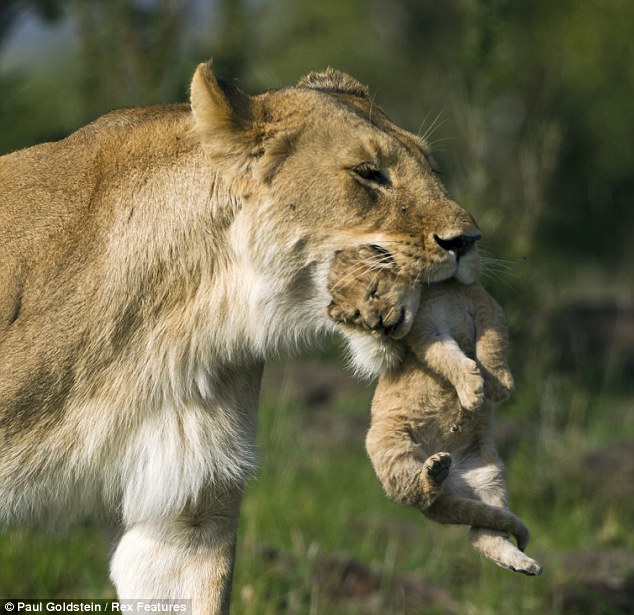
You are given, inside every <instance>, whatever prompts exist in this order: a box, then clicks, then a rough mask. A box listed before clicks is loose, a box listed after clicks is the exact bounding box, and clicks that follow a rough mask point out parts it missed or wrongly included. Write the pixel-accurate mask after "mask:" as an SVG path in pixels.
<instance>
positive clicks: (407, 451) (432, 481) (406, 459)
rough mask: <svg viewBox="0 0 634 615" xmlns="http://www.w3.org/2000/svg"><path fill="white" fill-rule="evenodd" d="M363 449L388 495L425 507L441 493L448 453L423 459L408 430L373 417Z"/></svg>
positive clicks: (408, 503)
mask: <svg viewBox="0 0 634 615" xmlns="http://www.w3.org/2000/svg"><path fill="white" fill-rule="evenodd" d="M366 450H367V451H368V455H369V456H370V460H371V461H372V465H373V466H374V471H375V472H376V475H377V476H378V477H379V480H380V481H381V484H382V485H383V488H384V489H385V492H386V493H387V495H388V497H389V498H390V499H392V500H394V501H396V502H399V503H401V504H407V505H410V506H415V507H416V508H419V509H421V510H424V509H426V508H428V507H429V506H430V505H431V504H432V502H433V501H434V500H435V499H436V498H437V497H438V496H439V495H440V492H441V491H442V488H443V485H444V484H445V481H446V479H447V476H448V475H449V468H450V466H451V455H450V454H449V453H436V454H435V455H432V456H431V457H428V458H426V454H425V453H424V451H423V450H422V448H421V446H420V445H419V444H417V443H415V442H414V441H413V440H412V437H411V436H410V435H409V433H408V432H407V429H406V428H403V427H402V426H395V425H394V423H393V422H392V421H390V420H389V419H384V420H381V419H373V421H372V425H371V427H370V429H369V431H368V435H367V437H366Z"/></svg>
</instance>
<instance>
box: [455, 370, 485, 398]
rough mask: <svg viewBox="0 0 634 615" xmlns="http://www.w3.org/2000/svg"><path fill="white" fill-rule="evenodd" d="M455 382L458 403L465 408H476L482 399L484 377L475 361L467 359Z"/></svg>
mask: <svg viewBox="0 0 634 615" xmlns="http://www.w3.org/2000/svg"><path fill="white" fill-rule="evenodd" d="M465 366H466V369H465V370H464V371H463V372H462V373H461V374H460V378H459V380H458V382H457V383H456V393H458V399H459V400H460V405H461V406H462V407H463V408H464V409H465V410H477V409H478V408H479V407H480V406H481V405H482V402H483V401H484V379H483V378H482V375H481V374H480V370H479V369H478V366H477V364H476V362H475V361H472V360H470V359H469V362H468V363H465Z"/></svg>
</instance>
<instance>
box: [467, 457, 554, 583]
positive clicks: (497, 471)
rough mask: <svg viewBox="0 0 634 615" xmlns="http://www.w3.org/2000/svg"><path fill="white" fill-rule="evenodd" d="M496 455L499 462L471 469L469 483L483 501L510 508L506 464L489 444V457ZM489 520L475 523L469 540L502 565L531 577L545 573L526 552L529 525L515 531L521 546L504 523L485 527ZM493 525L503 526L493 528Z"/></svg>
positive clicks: (490, 524)
mask: <svg viewBox="0 0 634 615" xmlns="http://www.w3.org/2000/svg"><path fill="white" fill-rule="evenodd" d="M492 455H494V456H495V458H496V462H495V463H493V464H491V463H485V461H484V459H483V460H482V465H481V466H480V467H477V468H473V469H472V470H470V472H469V475H468V476H469V482H470V485H471V488H472V489H473V491H474V493H475V495H476V497H477V498H478V499H479V500H481V501H482V502H483V503H485V504H487V505H489V506H494V507H496V509H498V510H499V509H503V510H505V511H508V498H507V493H506V486H505V484H504V467H503V465H502V462H501V461H500V460H499V458H497V454H495V453H494V451H493V450H492V449H491V447H490V446H489V447H487V454H486V456H487V457H489V458H490V457H491V456H492ZM509 514H510V513H509ZM486 521H488V518H487V515H485V516H484V518H483V519H482V520H481V521H480V522H477V521H476V522H475V523H473V525H472V527H471V529H470V530H469V540H470V542H471V544H472V545H473V547H474V548H475V549H476V550H477V551H479V552H480V553H482V555H484V556H485V557H487V558H488V559H490V560H492V561H493V562H495V563H496V564H497V565H498V566H501V567H502V568H507V569H508V570H513V571H515V572H521V573H523V574H527V575H531V576H534V575H539V574H541V573H542V567H541V565H540V564H539V563H538V562H537V561H535V560H534V559H532V558H530V557H528V555H525V554H524V553H523V551H524V549H525V548H526V545H527V544H528V540H529V533H528V529H527V528H525V526H524V532H523V535H521V534H518V533H515V532H514V533H515V536H516V538H517V541H518V547H519V548H518V547H516V546H515V545H514V544H513V543H512V542H511V540H510V538H509V533H508V531H504V530H503V529H502V527H501V526H496V525H495V524H492V523H488V527H481V525H485V523H486ZM522 526H523V524H522ZM492 527H499V528H500V529H491V528H492Z"/></svg>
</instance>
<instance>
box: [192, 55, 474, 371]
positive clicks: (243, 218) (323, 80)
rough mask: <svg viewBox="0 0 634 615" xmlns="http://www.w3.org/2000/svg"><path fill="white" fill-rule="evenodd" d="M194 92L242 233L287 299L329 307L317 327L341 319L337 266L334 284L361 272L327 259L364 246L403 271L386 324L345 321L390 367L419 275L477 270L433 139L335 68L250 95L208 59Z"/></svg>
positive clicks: (290, 303)
mask: <svg viewBox="0 0 634 615" xmlns="http://www.w3.org/2000/svg"><path fill="white" fill-rule="evenodd" d="M191 100H192V114H193V122H194V129H195V132H196V134H197V136H198V138H199V140H200V143H201V145H202V147H203V149H204V151H205V153H206V154H207V156H208V158H209V160H210V162H211V163H212V166H213V167H214V168H215V169H216V170H217V172H219V173H220V175H221V176H222V178H223V180H224V181H225V182H226V183H227V185H228V187H229V191H230V193H231V194H232V195H235V199H234V201H235V219H234V222H233V227H234V237H235V238H236V239H235V242H234V243H236V244H238V243H239V244H240V245H241V247H240V248H239V249H240V250H242V252H243V256H244V258H245V259H246V260H247V261H248V262H249V263H251V266H252V267H253V269H254V270H255V271H256V273H257V274H258V275H262V276H265V277H267V278H268V279H269V282H270V284H269V287H275V288H277V289H278V291H279V294H280V296H281V295H285V297H286V299H285V300H284V301H285V305H286V307H287V308H289V309H292V310H293V311H294V312H295V313H296V314H305V315H306V317H307V318H308V319H310V318H312V319H313V321H314V320H315V319H316V318H317V319H319V318H321V319H322V322H320V323H315V322H313V328H315V325H316V324H317V326H318V327H319V326H321V328H322V329H323V328H324V327H325V328H328V326H330V328H332V327H334V326H335V325H334V324H331V325H328V324H327V323H328V322H329V321H328V318H327V316H326V312H327V306H328V305H329V304H330V300H331V296H330V293H329V290H328V285H329V278H330V285H331V287H332V285H333V284H332V278H333V275H336V274H337V272H338V271H340V270H341V274H342V275H348V276H349V275H354V272H351V271H347V272H344V270H343V269H342V268H339V267H338V268H336V269H333V271H331V265H332V264H333V259H334V256H335V254H336V253H337V252H338V251H341V250H344V249H347V248H350V247H353V248H356V247H359V246H367V249H368V250H370V251H371V252H373V254H374V255H375V256H374V258H375V262H377V263H382V264H383V265H386V264H389V269H390V270H391V271H397V272H398V276H399V280H400V281H402V282H403V283H402V284H400V285H399V288H400V291H399V292H398V293H394V294H393V297H392V299H393V301H394V306H393V311H392V314H393V315H394V322H393V323H391V324H390V325H389V327H387V328H386V327H384V333H387V335H383V336H369V335H367V334H365V335H364V334H363V333H356V332H352V331H356V329H352V328H350V330H348V329H347V328H346V329H345V334H346V336H347V337H348V339H349V341H350V343H351V346H352V350H353V354H355V355H357V358H359V356H360V355H364V354H367V353H368V352H369V353H370V355H372V358H370V359H369V362H370V364H372V365H369V367H368V368H369V369H370V370H374V369H375V368H376V369H378V370H380V369H381V368H382V365H381V363H382V359H381V356H383V355H385V356H386V357H387V356H388V355H389V354H390V352H391V351H390V343H389V338H400V337H402V336H404V335H405V334H406V333H407V331H408V329H409V327H410V326H411V322H412V319H413V315H414V314H415V312H416V310H417V307H418V294H419V293H418V290H417V286H418V285H419V284H420V283H422V282H426V283H429V282H435V281H439V280H445V279H448V278H451V277H455V278H457V279H459V280H461V281H463V282H470V281H473V280H474V279H475V277H474V275H475V274H474V273H473V272H474V271H475V269H476V267H475V266H474V263H476V262H477V261H478V254H477V250H476V249H475V246H474V244H475V242H476V241H477V240H478V239H479V238H480V231H479V229H478V226H477V225H476V223H475V221H474V220H473V218H472V217H471V215H470V214H469V213H468V212H467V211H465V210H464V209H462V208H461V207H460V206H458V205H457V204H456V203H455V202H454V201H453V200H452V199H451V198H450V197H449V195H448V194H447V191H446V190H445V188H444V187H443V185H442V183H441V182H440V180H439V179H438V177H437V175H436V173H435V163H434V161H433V159H432V158H431V155H430V152H429V148H428V147H427V145H426V144H425V142H424V141H423V140H421V139H420V138H419V137H417V136H415V135H413V134H410V133H409V132H406V131H405V130H403V129H401V128H399V127H398V126H396V125H395V124H393V123H392V122H391V121H390V120H389V119H388V117H387V116H386V115H385V114H384V113H383V112H382V111H381V110H380V109H379V108H378V107H377V106H376V105H375V104H373V101H372V99H371V97H370V96H369V94H368V90H367V88H366V87H365V86H363V85H362V84H360V83H358V82H357V81H355V80H354V79H353V78H352V77H350V76H348V75H346V74H345V73H342V72H339V71H335V70H332V69H329V70H327V71H325V72H322V73H311V74H310V75H308V76H306V77H304V78H303V79H301V80H300V81H299V83H298V84H297V85H295V86H292V87H289V88H285V89H281V90H276V91H270V92H265V93H263V94H260V95H258V96H253V97H250V96H247V95H246V94H244V93H242V92H241V91H239V90H238V89H236V88H234V87H232V86H227V85H223V84H222V83H221V82H219V81H218V80H217V79H216V77H215V76H214V74H213V72H212V70H211V65H210V64H201V65H200V66H199V67H198V69H197V71H196V74H195V75H194V79H193V82H192V90H191ZM377 276H380V270H378V271H377ZM344 282H345V281H344ZM344 286H345V284H344ZM272 293H274V291H270V293H269V296H268V297H267V299H266V301H268V302H269V303H271V302H273V303H275V299H274V297H273V294H272ZM278 299H279V297H278ZM278 304H279V302H278ZM309 313H310V314H311V315H309ZM287 318H288V315H287ZM330 322H331V323H332V321H330ZM368 344H370V345H372V347H370V346H368ZM368 356H369V355H368ZM361 362H363V359H361Z"/></svg>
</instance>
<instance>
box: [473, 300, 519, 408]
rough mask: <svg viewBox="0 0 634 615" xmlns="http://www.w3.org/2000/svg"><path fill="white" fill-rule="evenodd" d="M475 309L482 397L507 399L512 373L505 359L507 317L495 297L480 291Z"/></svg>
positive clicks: (511, 386)
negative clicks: (482, 386)
mask: <svg viewBox="0 0 634 615" xmlns="http://www.w3.org/2000/svg"><path fill="white" fill-rule="evenodd" d="M481 295H482V297H481V299H480V301H479V302H478V303H479V308H478V310H477V312H476V317H475V320H476V331H477V339H476V357H477V359H478V362H479V363H480V366H481V369H482V376H483V377H484V394H485V397H486V398H487V399H488V400H490V401H492V402H494V403H500V402H503V401H506V400H507V399H508V397H509V395H510V394H511V392H512V390H513V375H512V374H511V370H510V369H509V366H508V364H507V361H506V356H507V346H508V333H507V326H506V317H505V316H504V312H503V311H502V308H501V307H500V306H499V305H498V304H497V303H496V302H495V300H494V299H493V298H492V297H491V296H489V295H487V294H486V293H485V291H484V290H481Z"/></svg>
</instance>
